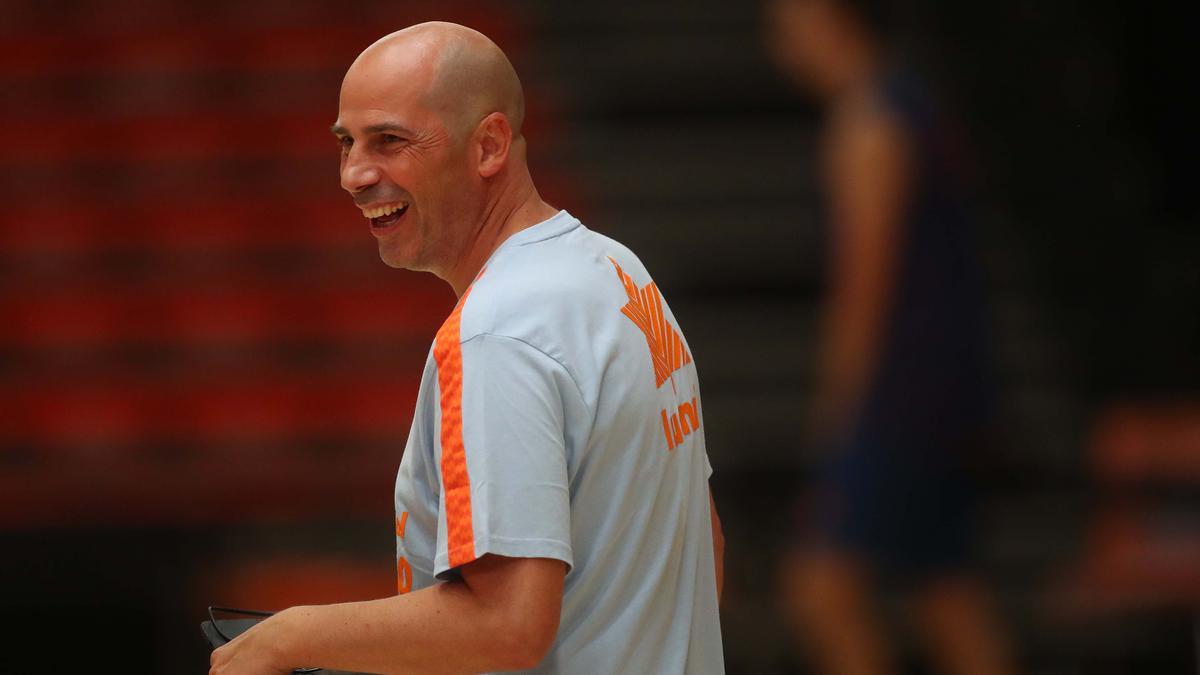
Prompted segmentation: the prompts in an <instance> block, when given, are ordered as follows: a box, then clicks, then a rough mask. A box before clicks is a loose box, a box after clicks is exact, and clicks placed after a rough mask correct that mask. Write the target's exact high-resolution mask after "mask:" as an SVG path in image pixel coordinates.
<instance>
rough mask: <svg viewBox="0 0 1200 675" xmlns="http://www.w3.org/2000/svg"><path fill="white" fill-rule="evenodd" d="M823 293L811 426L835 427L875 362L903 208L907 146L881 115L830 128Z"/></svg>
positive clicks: (905, 202)
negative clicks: (830, 250) (831, 241)
mask: <svg viewBox="0 0 1200 675" xmlns="http://www.w3.org/2000/svg"><path fill="white" fill-rule="evenodd" d="M830 146H831V147H830V157H829V173H830V179H831V180H830V184H829V187H830V197H831V202H832V211H833V214H832V215H833V218H834V223H833V225H834V238H835V242H836V244H835V247H834V260H833V270H832V275H833V276H832V285H831V289H830V290H831V297H830V298H829V301H828V303H827V304H826V306H825V308H824V316H823V320H822V333H823V334H822V336H821V338H822V339H821V343H822V344H821V354H820V364H819V366H820V371H821V372H820V378H819V379H820V382H819V383H818V395H819V398H820V401H819V412H818V418H817V419H816V420H815V421H816V422H817V425H818V429H819V430H823V431H830V430H837V428H838V427H840V426H841V425H842V424H844V423H845V422H846V421H847V420H846V415H847V413H848V412H849V411H850V410H851V409H852V408H853V407H854V406H855V405H857V403H858V401H859V399H860V398H861V396H862V394H863V391H864V389H865V388H866V387H867V384H868V381H869V379H870V374H871V372H872V370H873V369H874V368H875V367H876V365H877V362H878V357H879V353H880V351H881V349H882V346H883V345H882V344H881V340H882V338H883V335H882V332H883V328H884V322H885V320H886V316H887V313H888V311H889V307H890V303H891V300H892V293H893V288H892V287H893V285H894V284H895V273H896V265H897V263H898V257H899V255H898V249H899V245H900V240H901V238H902V236H903V233H902V231H901V230H902V227H903V225H904V223H903V216H904V210H905V209H906V208H907V206H908V201H909V191H910V189H911V186H910V184H909V172H910V170H911V169H910V158H909V154H908V153H909V149H908V147H907V142H906V138H905V136H904V134H903V131H902V130H901V129H900V128H899V127H897V126H896V125H895V123H894V122H893V121H892V120H891V119H890V118H889V117H888V116H887V115H885V114H883V113H879V112H860V113H857V114H852V115H848V118H847V119H845V120H842V121H840V122H838V123H837V124H836V125H835V128H834V129H833V131H832V141H831V144H830Z"/></svg>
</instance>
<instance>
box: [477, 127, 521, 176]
mask: <svg viewBox="0 0 1200 675" xmlns="http://www.w3.org/2000/svg"><path fill="white" fill-rule="evenodd" d="M476 131H477V133H478V138H479V141H478V143H479V149H480V153H479V175H480V176H483V177H484V178H491V177H492V176H495V175H496V174H497V173H500V169H503V168H504V165H505V164H507V163H508V151H509V149H510V148H512V127H510V126H509V125H508V118H507V117H505V116H504V113H499V112H494V113H492V114H490V115H488V116H487V117H485V118H483V121H481V122H480V123H479V126H478V127H477V129H476Z"/></svg>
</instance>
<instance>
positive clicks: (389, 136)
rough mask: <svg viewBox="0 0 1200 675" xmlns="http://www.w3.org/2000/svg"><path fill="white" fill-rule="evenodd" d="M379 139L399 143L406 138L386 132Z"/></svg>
mask: <svg viewBox="0 0 1200 675" xmlns="http://www.w3.org/2000/svg"><path fill="white" fill-rule="evenodd" d="M379 140H381V141H383V142H384V143H399V142H400V141H402V140H404V139H402V138H400V137H399V136H397V135H396V134H384V135H382V136H380V137H379Z"/></svg>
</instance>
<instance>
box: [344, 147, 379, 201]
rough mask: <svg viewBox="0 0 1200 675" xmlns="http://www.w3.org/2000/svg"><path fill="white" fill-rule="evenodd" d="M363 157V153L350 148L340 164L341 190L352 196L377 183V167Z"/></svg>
mask: <svg viewBox="0 0 1200 675" xmlns="http://www.w3.org/2000/svg"><path fill="white" fill-rule="evenodd" d="M363 155H364V153H363V152H361V151H359V150H358V149H357V148H354V147H351V148H350V151H349V153H347V155H346V159H345V160H344V161H343V162H342V189H343V190H345V191H347V192H349V193H350V194H352V195H353V194H358V193H359V192H362V191H363V190H366V189H367V188H369V187H371V186H372V185H375V184H376V183H378V182H379V167H378V166H376V165H375V163H374V162H371V161H370V160H369V158H367V157H364V156H363Z"/></svg>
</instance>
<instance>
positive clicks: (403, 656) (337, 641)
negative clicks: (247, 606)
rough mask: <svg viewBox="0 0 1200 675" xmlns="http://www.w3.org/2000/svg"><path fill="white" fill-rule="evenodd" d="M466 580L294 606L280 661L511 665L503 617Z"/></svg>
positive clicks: (338, 665)
mask: <svg viewBox="0 0 1200 675" xmlns="http://www.w3.org/2000/svg"><path fill="white" fill-rule="evenodd" d="M490 609H491V608H488V607H486V606H483V605H482V604H481V603H480V602H479V600H478V598H476V597H474V596H473V594H472V593H471V591H470V589H469V588H468V587H467V586H466V585H465V584H463V583H457V582H455V583H444V584H436V585H434V586H432V587H430V588H427V589H423V590H420V591H416V592H413V593H409V594H406V595H399V596H393V597H389V598H384V599H381V600H371V601H367V602H350V603H342V604H336V605H320V606H311V607H294V608H292V609H289V610H286V611H285V612H282V613H281V614H280V615H279V616H278V617H277V619H275V620H277V622H278V624H279V625H278V626H276V627H275V631H274V633H275V635H276V636H277V637H278V641H279V643H278V645H277V646H278V648H279V649H280V658H281V660H282V662H281V663H280V665H281V666H282V667H285V668H296V667H302V666H320V667H323V668H329V669H336V670H351V671H359V672H367V673H409V672H419V673H447V674H449V673H478V672H485V671H491V670H508V669H510V668H511V666H512V664H511V663H510V661H511V658H509V650H508V646H507V645H506V643H505V635H506V633H505V630H504V627H503V626H501V625H499V624H501V623H502V621H499V620H498V618H497V616H498V615H497V613H496V612H493V611H490Z"/></svg>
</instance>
